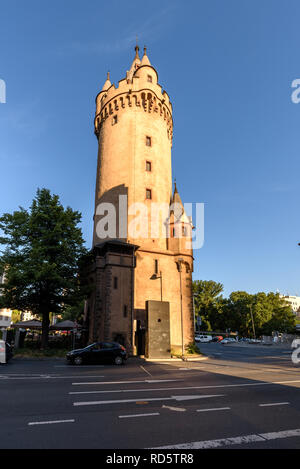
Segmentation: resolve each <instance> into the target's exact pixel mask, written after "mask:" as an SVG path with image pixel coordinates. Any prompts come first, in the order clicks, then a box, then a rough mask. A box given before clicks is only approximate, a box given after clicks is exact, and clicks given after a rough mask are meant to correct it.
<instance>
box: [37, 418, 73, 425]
mask: <svg viewBox="0 0 300 469" xmlns="http://www.w3.org/2000/svg"><path fill="white" fill-rule="evenodd" d="M74 422H75V420H74V419H70V420H48V421H46V422H29V423H28V425H51V424H53V423H74Z"/></svg>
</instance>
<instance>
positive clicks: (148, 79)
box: [147, 75, 152, 83]
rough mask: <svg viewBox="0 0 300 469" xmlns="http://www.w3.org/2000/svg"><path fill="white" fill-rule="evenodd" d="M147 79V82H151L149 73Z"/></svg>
mask: <svg viewBox="0 0 300 469" xmlns="http://www.w3.org/2000/svg"><path fill="white" fill-rule="evenodd" d="M147 81H149V83H152V76H151V75H147Z"/></svg>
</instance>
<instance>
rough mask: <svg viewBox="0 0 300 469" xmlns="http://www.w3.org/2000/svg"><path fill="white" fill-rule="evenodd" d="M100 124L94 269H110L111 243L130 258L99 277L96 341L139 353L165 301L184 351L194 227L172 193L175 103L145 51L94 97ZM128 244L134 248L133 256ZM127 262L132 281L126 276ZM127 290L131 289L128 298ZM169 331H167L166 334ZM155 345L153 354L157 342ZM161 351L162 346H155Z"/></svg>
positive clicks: (188, 337) (175, 343) (175, 345)
mask: <svg viewBox="0 0 300 469" xmlns="http://www.w3.org/2000/svg"><path fill="white" fill-rule="evenodd" d="M94 124H95V134H96V136H97V139H98V165H97V177H96V194H95V215H94V236H93V246H94V250H95V249H98V254H97V255H98V261H97V262H98V263H97V262H96V263H95V266H96V265H98V267H99V266H100V267H101V266H102V267H101V268H102V269H104V268H105V265H107V259H108V254H107V252H108V251H107V247H106V248H105V253H104V251H103V249H104V245H105V243H106V246H107V243H110V244H109V245H110V246H112V245H114V246H116V243H119V244H118V245H119V246H122V249H121V248H120V249H121V250H123V251H122V252H123V254H124V255H123V258H122V253H121V254H120V253H119V254H120V257H119V258H118V260H117V257H118V256H117V255H115V256H114V261H113V262H112V261H109V262H110V264H109V265H110V266H113V267H111V269H110V274H109V277H107V276H106V277H105V279H104V277H103V276H102V277H101V275H100V276H98V277H97V276H96V277H97V278H96V277H95V282H96V290H98V298H99V297H101V298H102V299H101V302H100V303H101V305H100V303H99V305H100V306H99V305H98V307H97V306H96V303H97V301H96V298H97V293H96V294H95V296H94V299H93V301H92V302H91V305H92V306H91V305H90V309H91V324H92V326H91V329H92V331H93V332H92V337H94V338H96V337H105V338H106V339H109V338H110V339H113V338H116V337H119V340H120V337H121V336H123V338H124V337H125V336H126V340H125V339H124V340H123V341H124V342H125V343H127V344H130V345H131V347H132V349H133V350H135V351H136V352H141V351H142V349H143V341H144V340H145V343H146V348H147V343H148V345H149V344H150V342H151V339H150V336H151V334H150V329H151V328H150V325H149V324H150V322H151V321H150V319H149V318H150V316H151V314H150V313H149V308H150V309H151V308H152V306H153V304H154V306H155V304H156V303H153V304H152V303H151V302H157V303H158V302H159V303H161V305H162V310H163V309H164V308H165V309H164V312H163V311H162V310H161V311H160V309H159V305H158V310H157V311H158V313H157V314H158V316H160V315H161V316H162V317H164V318H166V317H167V316H168V315H169V330H170V334H169V342H170V344H169V348H168V350H169V352H170V350H173V351H175V350H178V349H179V350H181V351H182V350H183V348H184V347H185V346H186V345H187V344H188V343H190V342H192V341H193V340H194V316H193V301H192V271H193V253H192V249H191V248H190V247H188V248H186V241H191V231H190V228H191V221H190V220H189V219H188V218H187V217H186V216H185V214H184V208H183V205H182V202H181V200H180V197H179V194H178V192H177V189H175V192H174V194H173V193H172V168H171V148H172V137H173V118H172V104H171V102H170V99H169V96H168V94H167V92H166V91H165V90H163V89H162V87H161V86H160V85H159V83H158V74H157V71H156V70H155V68H154V67H153V66H152V65H151V63H150V61H149V58H148V56H147V52H146V48H144V55H143V57H142V59H140V57H139V48H138V46H136V47H135V57H134V60H133V63H132V65H131V67H130V70H129V71H127V73H126V78H124V79H122V80H120V81H119V82H118V86H115V85H114V84H111V82H110V75H109V73H108V75H107V79H106V81H105V84H104V86H103V88H102V90H101V92H100V93H99V94H98V95H97V97H96V115H95V122H94ZM172 203H173V204H174V203H176V204H179V205H180V206H181V208H182V210H181V211H180V216H177V217H175V218H174V211H173V210H172V207H171V205H172ZM170 207H171V209H170ZM175 212H176V211H175ZM174 226H175V227H176V230H175V228H174ZM178 226H179V227H180V228H179V231H180V235H178ZM129 246H132V247H133V248H132V251H130V250H129ZM100 248H101V249H102V251H101V252H100V251H99V249H100ZM116 249H117V248H116V247H114V252H115V253H116ZM126 249H127V251H126ZM129 251H130V252H129ZM101 256H102V257H101ZM105 256H106V257H105ZM124 256H125V257H124ZM126 256H127V257H126ZM130 256H132V257H131V258H132V259H133V260H132V262H131V261H130V260H129V259H130ZM100 257H101V259H102V260H101V261H100V260H99V259H100ZM103 259H106V260H103ZM127 263H129V264H130V268H131V274H130V275H129V274H128V272H127V273H125V270H126V269H124V266H127V267H129V264H128V265H127ZM100 267H99V268H100ZM95 269H96V267H95ZM96 270H97V269H96ZM127 270H128V269H127ZM100 277H101V278H102V280H101V278H100ZM97 279H98V280H97ZM116 279H117V280H116ZM97 282H98V285H97ZM99 282H100V283H101V285H100V284H99ZM110 282H111V283H110ZM113 285H114V286H113ZM110 286H112V291H110ZM114 287H115V288H114ZM127 290H128V291H129V290H130V294H128V295H127V294H126V291H127ZM108 297H109V298H110V299H109V300H108ZM125 302H126V304H125ZM149 302H150V303H151V305H152V306H151V305H150V303H149ZM129 303H130V304H129ZM163 303H165V305H163ZM149 305H150V306H149ZM166 305H167V306H166ZM156 306H157V305H156ZM156 306H155V307H156ZM154 309H155V308H154ZM96 310H97V311H98V313H97V312H95V311H96ZM167 310H168V312H166V311H167ZM93 311H94V313H93ZM101 311H102V312H101ZM164 314H165V316H163V315H164ZM97 315H98V316H99V317H98V320H97V319H96V316H97ZM100 316H101V318H102V319H101V318H100ZM99 318H100V319H99ZM114 318H115V319H114ZM114 320H115V321H116V323H115V324H114ZM152 322H153V321H152ZM157 322H158V326H157V327H159V326H160V324H159V323H160V322H162V321H161V319H160V318H158V319H157ZM163 322H165V321H163ZM108 323H109V327H108V325H107V324H108ZM153 324H154V322H153ZM153 324H152V325H153ZM152 325H151V327H152ZM154 326H155V324H154ZM154 326H153V327H154ZM155 327H156V326H155ZM155 327H154V330H156V331H157V332H158V333H159V329H155ZM96 328H99V329H101V331H102V332H103V331H105V332H103V334H104V335H103V334H102V332H101V331H100V330H99V334H98V336H97V331H96ZM152 329H153V328H152ZM152 329H151V330H152ZM166 330H167V326H166ZM165 333H166V332H165V330H164V331H161V335H164V334H165ZM101 334H102V335H101ZM143 334H145V339H144V338H143ZM156 335H157V334H156ZM149 347H150V348H149V350H150V349H151V350H153V347H152V348H151V344H150V345H149ZM161 347H162V346H161V344H158V345H157V347H156V348H161ZM154 348H155V347H154ZM165 348H166V347H165ZM153 353H155V352H153ZM153 353H152V356H153ZM157 353H162V352H161V351H160V352H157ZM149 354H150V352H149Z"/></svg>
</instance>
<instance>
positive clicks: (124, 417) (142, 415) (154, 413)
mask: <svg viewBox="0 0 300 469" xmlns="http://www.w3.org/2000/svg"><path fill="white" fill-rule="evenodd" d="M153 415H160V414H159V412H153V413H152V414H133V415H119V419H129V418H134V417H151V416H153Z"/></svg>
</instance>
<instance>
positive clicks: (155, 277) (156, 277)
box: [150, 271, 163, 301]
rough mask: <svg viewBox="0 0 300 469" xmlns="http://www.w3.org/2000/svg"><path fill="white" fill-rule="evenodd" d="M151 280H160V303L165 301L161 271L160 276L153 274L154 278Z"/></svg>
mask: <svg viewBox="0 0 300 469" xmlns="http://www.w3.org/2000/svg"><path fill="white" fill-rule="evenodd" d="M150 278H151V280H157V279H159V278H160V301H162V300H163V296H162V273H161V271H160V272H159V275H157V274H153V275H152V277H150Z"/></svg>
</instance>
